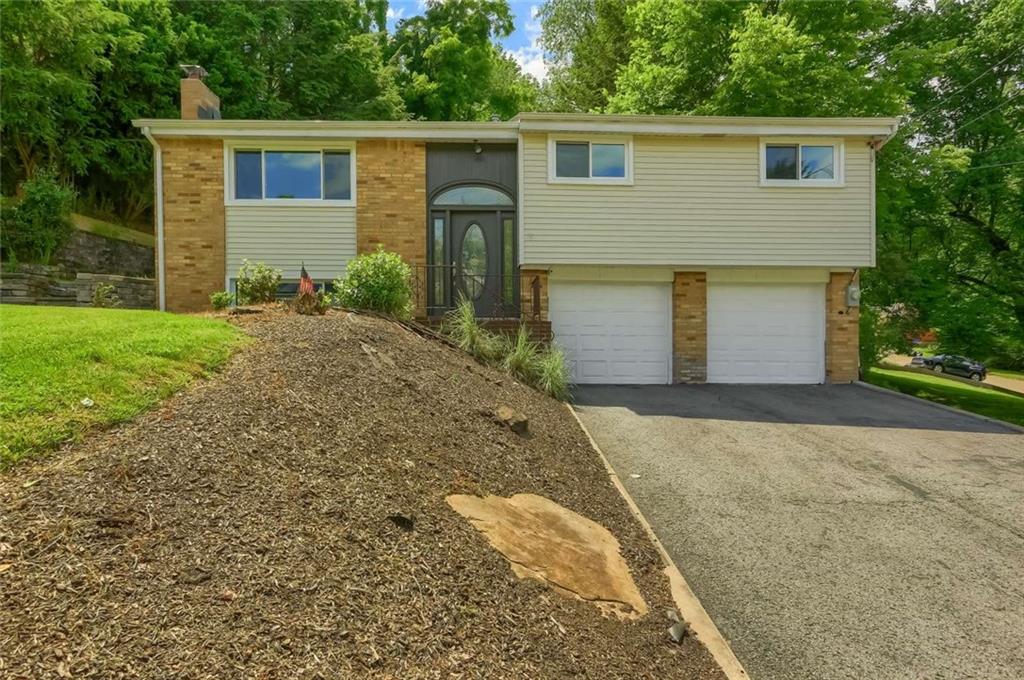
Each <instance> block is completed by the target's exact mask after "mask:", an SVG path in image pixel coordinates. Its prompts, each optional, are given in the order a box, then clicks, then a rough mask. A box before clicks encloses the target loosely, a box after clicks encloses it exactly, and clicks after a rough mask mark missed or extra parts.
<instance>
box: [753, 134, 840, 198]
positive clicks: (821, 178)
mask: <svg viewBox="0 0 1024 680" xmlns="http://www.w3.org/2000/svg"><path fill="white" fill-rule="evenodd" d="M845 165H846V154H845V149H844V147H843V142H842V140H839V139H814V138H807V139H788V138H779V139H762V140H761V186H767V187H793V186H798V187H813V186H819V187H838V186H843V182H844V179H845V178H844V172H843V168H844V166H845Z"/></svg>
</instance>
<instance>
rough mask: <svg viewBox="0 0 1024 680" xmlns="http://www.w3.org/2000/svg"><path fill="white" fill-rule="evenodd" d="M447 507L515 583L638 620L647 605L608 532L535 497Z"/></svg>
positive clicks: (455, 498) (458, 500)
mask: <svg viewBox="0 0 1024 680" xmlns="http://www.w3.org/2000/svg"><path fill="white" fill-rule="evenodd" d="M446 500H447V501H448V505H450V506H451V507H452V508H453V509H454V510H455V511H456V512H458V513H459V514H460V515H462V516H463V517H465V518H466V519H468V520H469V521H470V522H471V523H472V524H473V526H474V527H475V528H476V529H478V530H479V531H480V532H482V533H483V534H484V535H485V536H486V537H487V540H488V542H489V543H490V544H491V547H493V548H494V549H495V550H497V551H498V552H500V553H501V554H502V555H503V556H504V557H505V558H506V559H507V560H508V561H509V563H510V564H511V566H512V571H513V572H514V573H515V574H516V576H518V577H519V578H532V579H536V580H538V581H541V582H542V583H545V584H547V585H549V586H550V587H551V588H553V589H554V590H555V591H557V592H559V593H561V594H563V595H566V596H570V597H575V598H578V599H581V600H585V601H587V602H592V603H593V604H595V605H597V607H599V608H600V609H601V612H602V613H603V614H605V615H606V616H607V615H613V616H616V617H618V618H619V619H623V620H627V619H637V618H640V617H641V616H644V615H645V614H647V611H648V610H647V603H646V602H644V598H643V596H642V595H641V594H640V591H639V590H638V589H637V587H636V583H634V582H633V577H632V576H631V575H630V573H629V567H628V566H627V565H626V561H625V560H624V559H622V555H621V554H620V553H619V542H618V540H617V539H616V538H615V536H613V535H612V533H611V532H610V531H608V529H606V528H604V527H603V526H601V525H600V524H598V523H597V522H594V521H592V520H590V519H587V518H586V517H584V516H583V515H580V514H577V513H575V512H573V511H571V510H567V509H566V508H563V507H562V506H561V505H559V504H558V503H555V502H554V501H551V500H549V499H547V498H544V497H543V496H536V495H534V494H516V495H515V496H512V497H511V498H503V497H501V496H485V497H483V498H481V497H480V496H469V495H463V494H455V495H452V496H448V497H447V499H446Z"/></svg>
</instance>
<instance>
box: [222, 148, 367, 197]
mask: <svg viewBox="0 0 1024 680" xmlns="http://www.w3.org/2000/svg"><path fill="white" fill-rule="evenodd" d="M233 163H234V165H233V167H234V173H233V174H234V186H233V188H232V189H233V195H232V198H233V199H234V201H239V202H243V201H261V202H270V201H282V202H286V201H302V202H303V203H306V204H309V203H316V202H331V203H350V202H351V201H352V152H351V150H349V149H301V148H298V149H285V148H281V149H278V148H264V149H254V148H242V147H239V148H235V149H234V150H233Z"/></svg>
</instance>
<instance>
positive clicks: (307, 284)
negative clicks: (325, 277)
mask: <svg viewBox="0 0 1024 680" xmlns="http://www.w3.org/2000/svg"><path fill="white" fill-rule="evenodd" d="M299 295H300V296H301V295H316V288H315V287H314V286H313V279H311V278H309V274H307V273H306V263H305V262H303V263H302V273H301V274H299Z"/></svg>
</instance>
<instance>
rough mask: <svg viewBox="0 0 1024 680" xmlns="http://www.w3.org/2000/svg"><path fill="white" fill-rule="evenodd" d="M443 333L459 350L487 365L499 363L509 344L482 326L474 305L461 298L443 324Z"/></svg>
mask: <svg viewBox="0 0 1024 680" xmlns="http://www.w3.org/2000/svg"><path fill="white" fill-rule="evenodd" d="M441 331H442V332H443V333H444V334H445V335H447V336H448V337H449V338H451V340H452V342H454V343H455V344H456V345H458V346H459V349H461V350H463V351H464V352H468V353H470V354H472V355H473V356H475V357H476V358H478V359H480V360H481V361H484V362H486V363H495V362H499V361H501V358H502V356H504V353H505V346H506V344H507V343H506V342H505V340H504V339H503V338H501V337H499V336H497V335H495V334H494V333H491V332H490V331H488V330H487V329H486V328H484V327H483V326H482V325H480V320H479V319H477V318H476V311H475V310H474V309H473V303H472V302H470V301H469V300H467V299H466V298H461V299H460V300H459V304H458V305H457V306H456V307H455V309H453V310H452V311H450V312H448V314H447V315H446V316H445V318H444V321H443V323H442V324H441Z"/></svg>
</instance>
